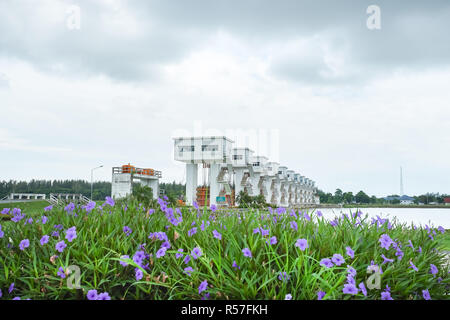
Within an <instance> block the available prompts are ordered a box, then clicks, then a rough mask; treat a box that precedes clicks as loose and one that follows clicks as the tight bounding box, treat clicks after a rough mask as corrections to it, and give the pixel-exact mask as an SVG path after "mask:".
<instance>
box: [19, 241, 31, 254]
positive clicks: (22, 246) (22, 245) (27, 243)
mask: <svg viewBox="0 0 450 320" xmlns="http://www.w3.org/2000/svg"><path fill="white" fill-rule="evenodd" d="M29 246H30V240H28V239H23V240H22V241H20V243H19V248H20V250H22V251H23V250H24V249H25V248H28V247H29Z"/></svg>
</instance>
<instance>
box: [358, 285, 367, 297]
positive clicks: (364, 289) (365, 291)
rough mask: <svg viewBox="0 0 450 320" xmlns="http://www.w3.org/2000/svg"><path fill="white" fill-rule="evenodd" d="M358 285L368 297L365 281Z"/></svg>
mask: <svg viewBox="0 0 450 320" xmlns="http://www.w3.org/2000/svg"><path fill="white" fill-rule="evenodd" d="M358 287H359V288H360V289H361V292H362V293H363V295H364V296H365V297H367V290H366V286H365V285H364V282H361V283H360V284H359V286H358Z"/></svg>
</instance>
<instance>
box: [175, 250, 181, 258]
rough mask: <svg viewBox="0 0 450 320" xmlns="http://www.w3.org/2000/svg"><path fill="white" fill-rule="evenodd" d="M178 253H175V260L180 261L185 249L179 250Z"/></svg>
mask: <svg viewBox="0 0 450 320" xmlns="http://www.w3.org/2000/svg"><path fill="white" fill-rule="evenodd" d="M178 252H180V253H175V258H177V259H180V258H181V257H182V256H183V253H182V252H183V249H178Z"/></svg>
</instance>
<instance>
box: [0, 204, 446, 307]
mask: <svg viewBox="0 0 450 320" xmlns="http://www.w3.org/2000/svg"><path fill="white" fill-rule="evenodd" d="M213 209H214V210H211V209H210V208H198V206H197V207H194V208H190V207H183V208H172V207H170V206H169V204H168V203H167V202H166V201H164V200H162V199H159V200H158V207H157V208H156V209H155V208H152V209H150V208H145V207H144V206H143V205H142V204H139V203H137V202H136V201H129V202H128V203H126V204H118V203H115V202H114V200H113V199H111V198H108V199H106V201H105V203H104V204H103V205H101V206H98V205H96V204H95V203H90V204H88V205H86V206H76V205H74V204H69V205H68V206H66V207H65V208H61V209H58V208H53V207H47V208H45V210H44V211H43V212H40V213H39V214H37V215H36V214H34V215H33V216H32V215H30V214H27V213H26V212H21V210H20V209H11V210H5V211H4V212H6V211H8V212H7V213H8V214H9V215H10V216H11V219H10V220H2V221H1V224H0V298H2V299H16V300H17V299H18V298H20V299H22V300H24V299H89V300H107V299H279V300H284V299H286V300H291V299H294V300H295V299H319V300H326V299H377V300H381V299H386V300H389V299H394V300H397V299H426V300H429V299H446V298H448V295H447V294H448V292H449V266H448V260H447V259H448V258H447V257H446V256H445V254H443V253H442V252H441V248H440V247H439V243H438V242H437V241H436V236H437V235H438V233H439V232H444V231H445V230H444V229H443V228H442V227H438V228H434V227H432V226H428V225H426V226H414V225H406V224H400V223H398V222H397V221H391V220H388V219H383V218H381V217H377V218H371V219H370V218H369V217H368V216H367V215H366V216H363V215H362V213H361V212H360V211H358V212H353V213H350V214H346V215H342V216H340V217H336V218H335V219H334V220H333V221H331V222H330V221H328V220H326V219H325V218H324V217H323V216H322V215H321V214H320V212H314V211H312V212H301V211H294V210H286V209H284V208H277V209H273V208H268V209H243V210H241V209H227V210H216V208H213ZM44 213H45V214H44ZM70 266H76V267H78V268H79V270H80V274H79V286H80V287H79V288H78V289H77V288H76V286H75V285H76V283H77V281H76V277H77V276H76V275H75V274H74V273H71V272H70V271H71V270H72V269H71V267H70ZM375 267H376V270H379V271H378V274H379V280H380V287H379V288H378V289H377V288H370V286H369V285H368V284H369V283H370V281H369V280H370V279H369V278H370V277H371V276H375V274H373V273H371V272H369V273H368V269H369V270H373V268H375ZM69 282H70V283H73V284H74V286H75V287H74V286H72V288H71V287H70V286H69V285H68V283H69Z"/></svg>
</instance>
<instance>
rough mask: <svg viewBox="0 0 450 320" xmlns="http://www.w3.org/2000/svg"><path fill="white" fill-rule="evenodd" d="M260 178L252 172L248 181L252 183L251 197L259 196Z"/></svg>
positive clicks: (258, 174) (259, 175)
mask: <svg viewBox="0 0 450 320" xmlns="http://www.w3.org/2000/svg"><path fill="white" fill-rule="evenodd" d="M260 177H261V174H260V173H256V172H253V175H251V176H250V179H251V181H252V194H251V195H252V196H258V195H259V194H260V190H259V187H258V184H259V179H260Z"/></svg>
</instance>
